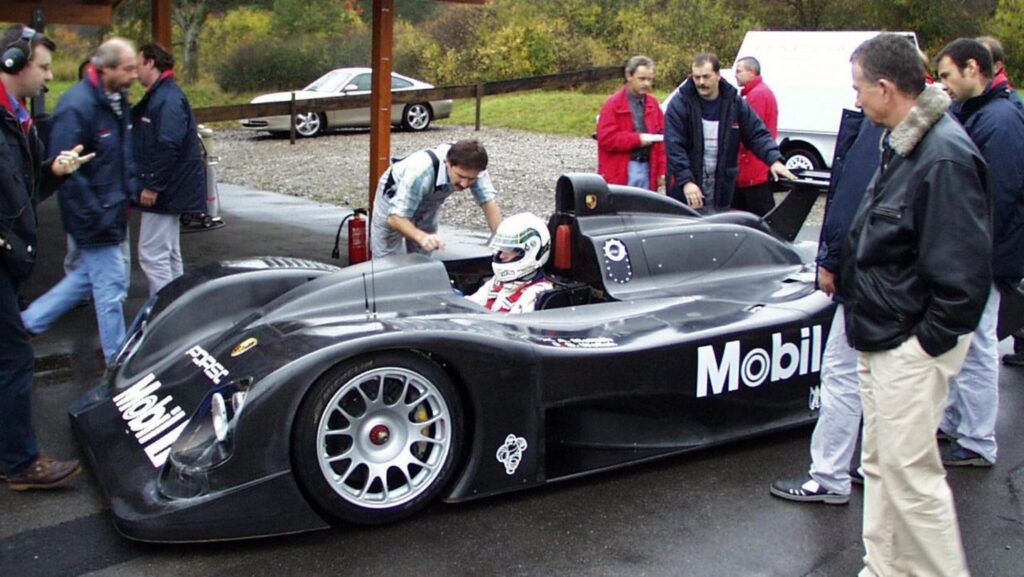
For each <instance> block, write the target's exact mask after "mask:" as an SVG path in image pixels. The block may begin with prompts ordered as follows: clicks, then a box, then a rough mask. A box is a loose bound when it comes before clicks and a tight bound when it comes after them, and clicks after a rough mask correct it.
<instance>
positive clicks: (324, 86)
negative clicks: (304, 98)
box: [303, 70, 352, 92]
mask: <svg viewBox="0 0 1024 577" xmlns="http://www.w3.org/2000/svg"><path fill="white" fill-rule="evenodd" d="M351 76H352V73H351V72H348V71H345V70H333V71H331V72H328V73H327V74H324V75H323V76H321V77H320V78H317V79H316V80H314V81H313V83H312V84H310V85H309V86H307V87H305V88H303V90H309V91H312V92H341V89H342V88H343V87H344V86H345V84H347V83H348V79H349V78H350V77H351Z"/></svg>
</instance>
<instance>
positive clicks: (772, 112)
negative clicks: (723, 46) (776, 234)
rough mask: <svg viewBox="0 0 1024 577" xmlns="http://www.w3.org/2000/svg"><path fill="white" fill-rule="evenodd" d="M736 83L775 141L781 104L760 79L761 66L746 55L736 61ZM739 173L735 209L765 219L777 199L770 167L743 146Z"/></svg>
mask: <svg viewBox="0 0 1024 577" xmlns="http://www.w3.org/2000/svg"><path fill="white" fill-rule="evenodd" d="M736 83H737V84H739V85H740V88H741V89H742V90H740V94H741V95H742V96H743V98H745V99H746V100H747V104H749V105H750V108H752V109H753V110H754V112H756V113H757V115H758V116H760V117H761V120H763V121H764V124H765V126H767V127H768V132H771V133H772V138H778V137H779V129H778V126H779V104H778V102H776V101H775V94H774V93H773V92H772V89H771V88H768V85H767V84H765V83H764V79H762V78H761V63H760V62H758V61H757V59H756V58H754V57H753V56H745V57H743V58H740V59H739V60H737V61H736ZM739 169H740V173H739V176H738V177H737V179H736V196H735V197H733V199H732V207H733V208H735V209H739V210H746V211H749V212H752V213H754V214H756V215H759V216H764V215H766V214H768V212H769V211H770V210H771V209H773V208H775V197H774V196H773V195H772V185H771V183H770V182H769V178H768V165H767V164H765V163H763V162H761V159H759V158H758V157H757V156H756V155H754V153H753V152H751V151H750V149H749V148H747V147H746V146H744V145H743V143H742V142H741V143H740V158H739Z"/></svg>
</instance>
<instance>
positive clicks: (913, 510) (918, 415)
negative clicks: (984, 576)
mask: <svg viewBox="0 0 1024 577" xmlns="http://www.w3.org/2000/svg"><path fill="white" fill-rule="evenodd" d="M970 340H971V339H970V335H964V336H962V337H960V339H959V341H958V343H957V345H956V346H955V347H953V349H952V350H950V351H947V352H946V353H944V354H942V355H939V356H938V357H932V356H930V355H929V354H928V353H926V352H925V351H924V349H922V348H921V345H920V343H919V342H918V340H917V337H911V338H909V339H907V340H906V341H905V342H904V343H903V344H901V345H900V346H898V347H896V348H895V349H891V350H888V351H880V352H862V353H861V354H860V358H859V360H858V364H857V376H858V379H859V381H860V387H861V397H862V401H863V404H864V440H863V443H862V449H861V450H862V452H861V465H862V466H863V468H864V548H865V550H866V552H867V554H866V555H865V556H864V564H865V568H864V570H863V571H861V572H860V577H875V576H877V577H897V576H899V577H910V576H913V577H933V576H955V577H961V576H967V575H969V573H968V571H967V562H966V560H965V558H964V549H963V544H962V543H961V541H960V526H959V524H958V523H957V517H956V509H955V508H954V505H953V493H952V492H951V491H950V489H949V485H948V484H947V483H946V470H945V468H943V466H942V460H941V457H940V456H939V448H938V444H937V442H936V440H935V431H936V429H937V428H938V426H939V421H940V420H941V419H942V413H943V409H944V408H945V404H946V396H947V394H948V391H949V379H950V377H952V376H953V375H956V374H957V373H958V372H959V371H960V367H961V365H962V364H963V362H964V356H965V355H966V354H967V348H968V346H969V345H970Z"/></svg>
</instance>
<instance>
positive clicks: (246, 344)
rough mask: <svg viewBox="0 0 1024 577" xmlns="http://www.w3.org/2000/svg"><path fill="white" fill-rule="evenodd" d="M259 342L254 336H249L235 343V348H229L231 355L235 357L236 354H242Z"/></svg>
mask: <svg viewBox="0 0 1024 577" xmlns="http://www.w3.org/2000/svg"><path fill="white" fill-rule="evenodd" d="M258 343H259V341H258V340H256V337H249V338H247V339H245V340H244V341H242V342H240V343H238V344H237V345H235V348H233V349H231V356H232V357H237V356H238V355H241V354H244V353H245V352H246V351H248V350H249V349H251V348H253V347H255V346H256V345H257V344H258Z"/></svg>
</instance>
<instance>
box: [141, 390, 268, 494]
mask: <svg viewBox="0 0 1024 577" xmlns="http://www.w3.org/2000/svg"><path fill="white" fill-rule="evenodd" d="M250 386H252V379H250V378H245V379H240V380H236V381H232V382H230V383H228V384H226V385H223V386H220V387H216V388H214V389H212V390H211V391H210V392H209V393H207V395H206V397H205V398H204V399H203V400H202V402H201V403H200V404H199V408H198V409H197V410H196V412H195V414H194V415H192V419H191V420H189V423H188V426H186V427H185V430H184V431H182V432H181V435H180V436H179V437H178V439H177V441H175V442H174V446H173V447H172V448H171V452H170V455H168V458H167V462H168V467H166V468H165V469H164V475H163V478H162V480H161V491H162V492H163V493H164V494H165V495H167V496H169V497H178V498H184V497H195V496H196V495H201V494H203V493H205V492H206V491H207V490H208V489H209V484H208V482H207V478H208V473H209V471H211V470H212V469H215V468H216V467H218V466H219V465H221V464H222V463H224V462H225V461H227V460H228V458H229V457H231V453H232V451H233V448H234V444H233V437H234V430H235V425H236V423H237V422H238V416H239V415H240V414H241V413H242V409H243V408H244V407H245V399H246V396H247V395H248V393H249V387H250Z"/></svg>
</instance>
